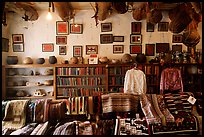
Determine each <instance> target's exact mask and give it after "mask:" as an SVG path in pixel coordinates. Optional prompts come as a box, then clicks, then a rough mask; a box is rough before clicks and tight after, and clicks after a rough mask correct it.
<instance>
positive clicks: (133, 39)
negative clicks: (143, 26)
mask: <svg viewBox="0 0 204 137" xmlns="http://www.w3.org/2000/svg"><path fill="white" fill-rule="evenodd" d="M130 43H131V44H141V43H142V35H137V34H130Z"/></svg>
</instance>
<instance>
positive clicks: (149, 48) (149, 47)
mask: <svg viewBox="0 0 204 137" xmlns="http://www.w3.org/2000/svg"><path fill="white" fill-rule="evenodd" d="M154 52H155V44H145V55H146V56H154Z"/></svg>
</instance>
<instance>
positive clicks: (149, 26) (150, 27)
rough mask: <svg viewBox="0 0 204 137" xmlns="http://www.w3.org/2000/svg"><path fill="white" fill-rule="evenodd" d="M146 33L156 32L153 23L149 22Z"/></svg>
mask: <svg viewBox="0 0 204 137" xmlns="http://www.w3.org/2000/svg"><path fill="white" fill-rule="evenodd" d="M146 32H154V24H153V23H150V22H147V24H146Z"/></svg>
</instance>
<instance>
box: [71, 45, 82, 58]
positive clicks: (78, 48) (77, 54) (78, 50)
mask: <svg viewBox="0 0 204 137" xmlns="http://www.w3.org/2000/svg"><path fill="white" fill-rule="evenodd" d="M73 56H74V57H82V46H73Z"/></svg>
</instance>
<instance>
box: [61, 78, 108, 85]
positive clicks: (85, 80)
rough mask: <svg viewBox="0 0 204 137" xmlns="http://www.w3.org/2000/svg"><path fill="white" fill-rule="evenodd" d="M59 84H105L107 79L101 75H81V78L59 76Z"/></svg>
mask: <svg viewBox="0 0 204 137" xmlns="http://www.w3.org/2000/svg"><path fill="white" fill-rule="evenodd" d="M57 85H69V86H73V85H87V86H89V85H90V86H94V85H105V80H103V79H102V78H101V77H79V78H74V77H70V78H62V77H57Z"/></svg>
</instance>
